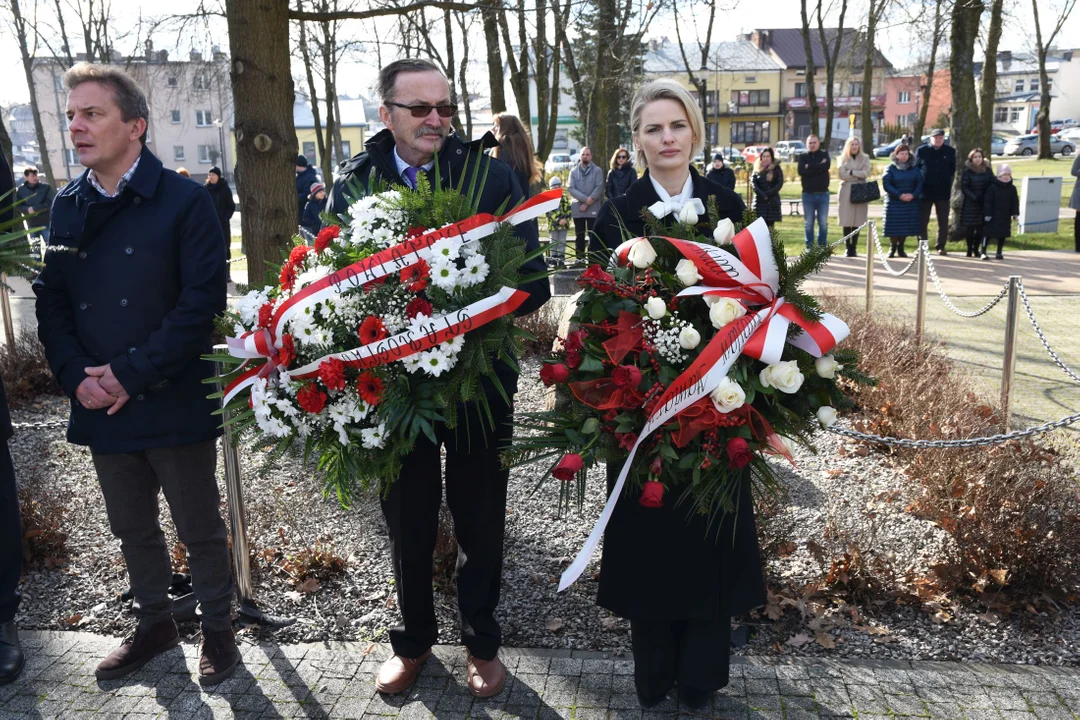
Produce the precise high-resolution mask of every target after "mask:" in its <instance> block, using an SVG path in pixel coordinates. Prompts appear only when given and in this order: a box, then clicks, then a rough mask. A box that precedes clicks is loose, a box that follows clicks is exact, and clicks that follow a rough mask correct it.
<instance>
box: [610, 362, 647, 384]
mask: <svg viewBox="0 0 1080 720" xmlns="http://www.w3.org/2000/svg"><path fill="white" fill-rule="evenodd" d="M611 379H612V380H613V381H614V382H615V384H616V385H617V386H618V387H621V388H627V389H629V390H633V389H635V388H636V387H637V386H638V385H640V384H641V370H640V369H639V368H638V366H637V365H620V366H619V367H617V368H615V369H614V370H612V371H611Z"/></svg>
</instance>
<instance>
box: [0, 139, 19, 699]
mask: <svg viewBox="0 0 1080 720" xmlns="http://www.w3.org/2000/svg"><path fill="white" fill-rule="evenodd" d="M14 189H15V181H14V180H13V179H12V177H11V166H10V165H8V162H7V158H6V157H5V156H4V154H3V153H2V152H0V197H3V196H4V194H5V193H9V192H11V191H12V190H14ZM14 203H15V199H14V198H13V197H12V196H11V195H8V196H7V197H5V198H4V199H3V200H0V226H2V225H3V224H4V223H6V222H11V221H12V220H14V219H15V213H14V211H13V210H12V209H11V207H12V205H14ZM0 292H3V291H2V290H0ZM14 434H15V430H14V428H12V427H11V416H10V415H9V414H8V406H7V394H6V393H5V392H4V378H3V377H2V376H0V685H7V684H8V683H10V682H11V681H12V680H14V679H15V678H17V677H18V676H19V673H20V672H22V669H23V663H24V658H23V651H22V646H20V645H19V632H18V629H17V628H16V627H15V613H16V612H17V611H18V609H19V577H20V576H21V575H22V519H21V518H20V517H19V493H18V490H17V489H16V487H15V468H14V467H13V466H12V464H11V452H10V451H9V450H8V440H9V439H11V436H12V435H14Z"/></svg>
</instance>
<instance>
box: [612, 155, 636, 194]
mask: <svg viewBox="0 0 1080 720" xmlns="http://www.w3.org/2000/svg"><path fill="white" fill-rule="evenodd" d="M637 179H638V177H637V170H635V169H634V166H633V165H631V164H630V161H629V160H628V161H626V162H625V163H623V165H622V167H618V168H615V169H614V170H612V171H611V172H609V173H608V176H607V180H605V181H604V192H605V193H607V199H608V200H614V199H615V198H617V197H622V196H623V195H625V194H626V191H627V190H629V189H630V186H631V185H633V184H634V183H635V182H636V181H637Z"/></svg>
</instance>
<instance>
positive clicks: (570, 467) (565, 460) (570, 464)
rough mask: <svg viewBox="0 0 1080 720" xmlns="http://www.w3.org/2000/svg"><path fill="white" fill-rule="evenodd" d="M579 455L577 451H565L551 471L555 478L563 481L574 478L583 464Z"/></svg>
mask: <svg viewBox="0 0 1080 720" xmlns="http://www.w3.org/2000/svg"><path fill="white" fill-rule="evenodd" d="M584 464H585V463H584V461H582V459H581V456H580V455H578V454H577V453H567V454H566V455H563V457H562V460H560V461H559V464H558V465H556V466H555V469H553V470H552V471H551V474H552V475H554V476H555V479H556V480H562V481H563V482H569V481H570V480H573V479H574V476H575V475H577V474H578V471H579V470H581V468H582V466H583V465H584Z"/></svg>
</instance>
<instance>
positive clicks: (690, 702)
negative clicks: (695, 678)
mask: <svg viewBox="0 0 1080 720" xmlns="http://www.w3.org/2000/svg"><path fill="white" fill-rule="evenodd" d="M712 696H713V691H712V690H702V689H700V688H695V687H689V686H687V685H680V686H679V705H681V706H682V707H684V708H687V709H689V710H704V709H705V708H707V707H709V704H710V703H711V702H712Z"/></svg>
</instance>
